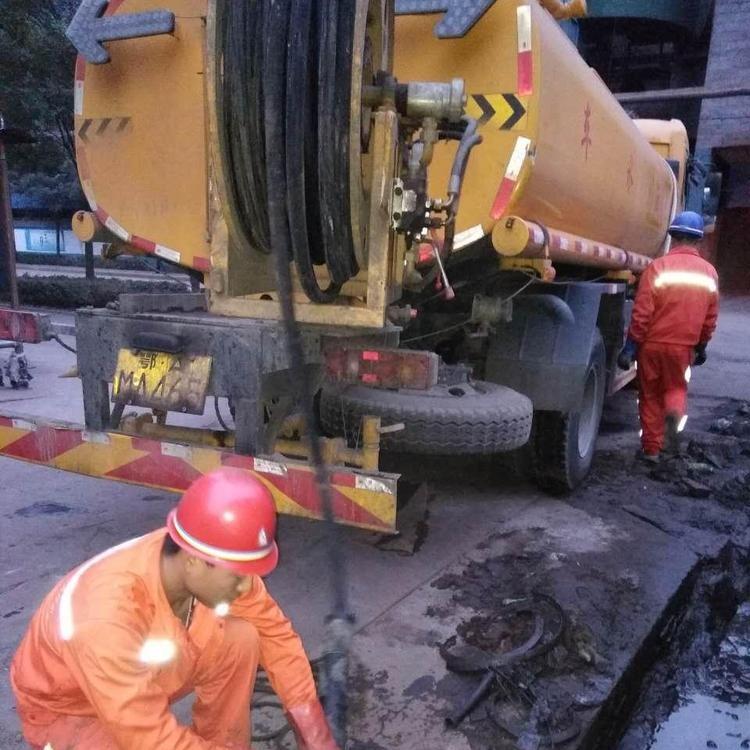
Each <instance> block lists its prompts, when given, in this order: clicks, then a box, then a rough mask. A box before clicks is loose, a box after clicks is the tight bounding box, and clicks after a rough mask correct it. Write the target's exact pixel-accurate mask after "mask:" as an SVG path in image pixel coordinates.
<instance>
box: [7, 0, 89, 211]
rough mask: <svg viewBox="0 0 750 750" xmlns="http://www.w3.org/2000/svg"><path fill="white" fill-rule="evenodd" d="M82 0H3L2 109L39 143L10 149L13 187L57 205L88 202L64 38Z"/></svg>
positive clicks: (71, 57)
mask: <svg viewBox="0 0 750 750" xmlns="http://www.w3.org/2000/svg"><path fill="white" fill-rule="evenodd" d="M77 5H78V2H77V0H3V2H2V10H0V60H2V61H3V64H2V74H1V75H0V113H2V115H3V116H4V118H5V125H6V126H7V127H15V128H21V129H23V130H27V131H29V132H30V133H31V134H32V135H33V136H34V137H35V138H36V139H37V143H36V144H34V145H31V146H11V147H9V148H8V166H9V171H10V180H11V190H12V191H13V192H19V193H23V194H24V195H26V196H29V197H32V198H36V199H40V200H43V201H45V202H48V203H49V204H50V205H51V208H52V209H53V210H54V209H55V207H59V206H61V205H65V204H67V205H69V204H70V203H71V202H81V203H83V198H82V196H81V191H80V186H79V183H78V176H77V174H76V169H75V161H74V154H73V146H72V130H73V70H74V66H75V50H74V48H73V46H72V45H71V44H70V42H69V41H68V40H67V38H66V37H65V29H66V28H67V25H68V23H69V22H70V19H71V18H72V16H73V13H74V12H75V10H76V7H77Z"/></svg>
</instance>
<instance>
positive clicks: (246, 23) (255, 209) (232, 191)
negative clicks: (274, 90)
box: [216, 0, 271, 253]
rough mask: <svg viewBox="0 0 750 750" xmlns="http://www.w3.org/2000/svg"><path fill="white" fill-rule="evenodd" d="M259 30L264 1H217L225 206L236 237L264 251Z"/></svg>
mask: <svg viewBox="0 0 750 750" xmlns="http://www.w3.org/2000/svg"><path fill="white" fill-rule="evenodd" d="M263 29H264V23H263V3H259V2H247V3H246V2H235V0H218V2H217V4H216V30H217V37H218V38H217V49H218V50H219V54H220V59H219V60H218V61H217V65H216V68H217V75H218V80H217V81H216V108H217V120H218V123H219V128H218V131H219V132H218V143H219V152H220V155H221V160H222V162H223V164H224V168H225V173H226V175H227V198H228V202H229V209H230V211H231V212H232V213H233V215H234V216H235V217H236V218H237V221H236V222H235V224H236V228H237V229H239V231H240V233H241V234H242V235H243V236H242V237H240V238H238V239H239V240H241V241H243V243H244V244H246V245H249V246H251V247H253V248H255V249H256V250H260V251H262V252H265V253H268V252H270V250H271V244H270V239H269V230H268V212H267V209H266V194H267V184H266V172H265V164H264V141H265V134H264V127H263V70H262V62H263V57H262V50H263V43H262V35H263Z"/></svg>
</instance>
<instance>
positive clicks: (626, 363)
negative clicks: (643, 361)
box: [617, 339, 638, 370]
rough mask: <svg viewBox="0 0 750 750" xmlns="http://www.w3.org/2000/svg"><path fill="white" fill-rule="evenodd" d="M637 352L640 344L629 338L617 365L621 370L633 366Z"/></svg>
mask: <svg viewBox="0 0 750 750" xmlns="http://www.w3.org/2000/svg"><path fill="white" fill-rule="evenodd" d="M637 353H638V344H636V343H635V341H633V340H632V339H628V340H627V341H626V342H625V346H624V347H623V348H622V351H621V352H620V356H619V357H618V358H617V366H618V367H619V368H620V369H621V370H629V369H630V368H631V367H632V366H633V360H634V359H635V355H636V354H637Z"/></svg>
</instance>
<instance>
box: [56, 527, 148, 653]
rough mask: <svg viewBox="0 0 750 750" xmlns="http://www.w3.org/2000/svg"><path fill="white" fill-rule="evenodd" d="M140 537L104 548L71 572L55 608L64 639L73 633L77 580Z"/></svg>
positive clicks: (61, 635) (67, 638) (140, 537)
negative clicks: (74, 596) (74, 597)
mask: <svg viewBox="0 0 750 750" xmlns="http://www.w3.org/2000/svg"><path fill="white" fill-rule="evenodd" d="M141 539H143V537H142V536H139V537H136V538H135V539H130V540H129V541H127V542H123V543H122V544H118V545H117V546H116V547H112V548H111V549H107V550H104V552H100V553H99V554H98V555H97V556H96V557H92V558H91V559H90V560H89V561H88V562H85V563H84V564H83V565H81V567H80V568H78V570H76V572H75V573H73V575H72V576H71V577H70V580H69V581H68V582H67V583H66V584H65V588H64V589H63V591H62V594H61V595H60V604H59V605H58V610H57V611H58V623H59V626H60V637H61V638H62V639H63V640H64V641H69V640H70V639H71V638H72V637H73V635H74V634H75V622H74V620H73V594H74V593H75V590H76V588H77V586H78V582H79V581H80V580H81V576H82V575H83V574H84V573H85V572H86V571H87V570H88V569H89V568H91V567H92V566H93V565H96V563H98V562H100V561H101V560H104V559H105V558H107V557H109V556H110V555H113V554H114V553H115V552H119V551H120V550H123V549H127V548H128V547H132V546H133V545H134V544H135V543H136V542H138V541H140V540H141Z"/></svg>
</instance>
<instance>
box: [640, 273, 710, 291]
mask: <svg viewBox="0 0 750 750" xmlns="http://www.w3.org/2000/svg"><path fill="white" fill-rule="evenodd" d="M654 286H655V287H657V288H658V289H660V288H661V287H665V286H695V287H700V288H702V289H705V290H706V291H708V292H711V294H715V293H716V292H717V291H718V287H717V285H716V280H715V279H714V278H712V277H711V276H709V275H708V274H705V273H701V272H700V271H662V272H661V273H659V274H658V275H657V277H656V279H654Z"/></svg>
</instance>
